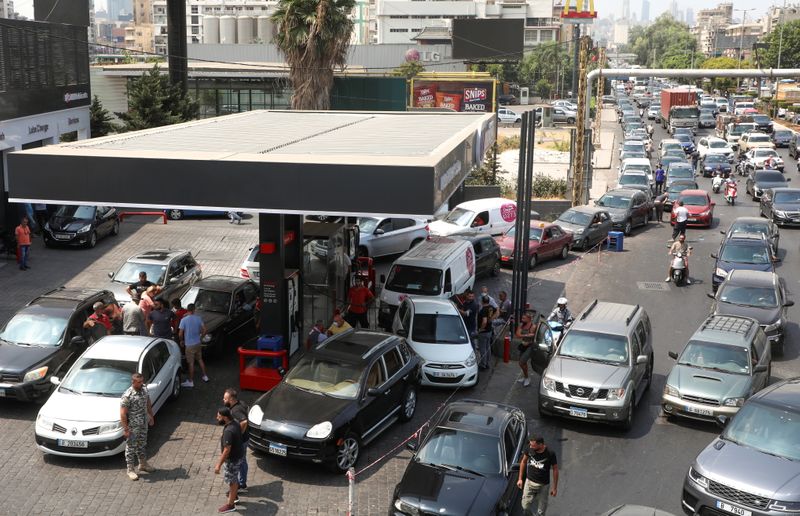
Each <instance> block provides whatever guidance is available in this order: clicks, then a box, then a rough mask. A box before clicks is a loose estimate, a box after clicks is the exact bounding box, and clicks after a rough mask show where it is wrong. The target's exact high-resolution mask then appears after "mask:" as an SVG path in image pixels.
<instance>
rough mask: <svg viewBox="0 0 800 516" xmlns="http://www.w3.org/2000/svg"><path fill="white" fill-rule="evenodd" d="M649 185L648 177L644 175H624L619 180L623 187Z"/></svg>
mask: <svg viewBox="0 0 800 516" xmlns="http://www.w3.org/2000/svg"><path fill="white" fill-rule="evenodd" d="M647 183H648V179H647V176H646V175H643V174H641V175H640V174H622V177H620V178H619V184H621V185H646V184H647Z"/></svg>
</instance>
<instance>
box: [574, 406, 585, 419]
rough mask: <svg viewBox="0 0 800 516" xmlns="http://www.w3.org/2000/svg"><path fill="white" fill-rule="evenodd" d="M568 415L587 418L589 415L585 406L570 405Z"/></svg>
mask: <svg viewBox="0 0 800 516" xmlns="http://www.w3.org/2000/svg"><path fill="white" fill-rule="evenodd" d="M569 415H570V416H572V417H582V418H587V417H589V411H588V410H586V409H585V408H578V407H570V408H569Z"/></svg>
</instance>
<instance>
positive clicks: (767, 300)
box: [719, 285, 778, 308]
mask: <svg viewBox="0 0 800 516" xmlns="http://www.w3.org/2000/svg"><path fill="white" fill-rule="evenodd" d="M719 300H720V301H722V302H724V303H731V304H734V305H743V306H755V307H758V308H775V307H777V306H778V298H777V296H776V295H775V289H774V288H772V287H746V286H741V285H725V286H724V287H723V288H722V291H721V292H720V294H719Z"/></svg>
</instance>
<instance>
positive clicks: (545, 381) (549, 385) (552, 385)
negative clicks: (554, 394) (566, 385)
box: [542, 376, 556, 391]
mask: <svg viewBox="0 0 800 516" xmlns="http://www.w3.org/2000/svg"><path fill="white" fill-rule="evenodd" d="M542 385H543V386H544V388H545V390H548V391H555V390H556V381H555V380H553V379H552V378H550V377H549V376H545V377H544V378H542Z"/></svg>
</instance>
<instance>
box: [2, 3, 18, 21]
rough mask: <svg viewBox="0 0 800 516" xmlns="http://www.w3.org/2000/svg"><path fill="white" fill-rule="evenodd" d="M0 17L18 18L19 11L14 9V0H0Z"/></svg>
mask: <svg viewBox="0 0 800 516" xmlns="http://www.w3.org/2000/svg"><path fill="white" fill-rule="evenodd" d="M0 18H9V19H12V20H13V19H15V18H17V13H16V12H15V11H14V0H0Z"/></svg>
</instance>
